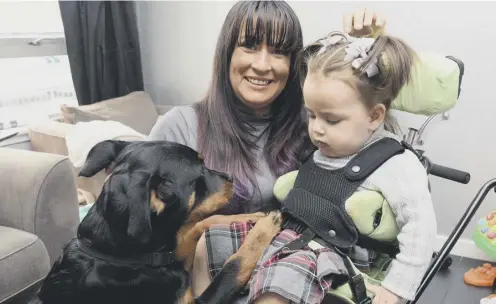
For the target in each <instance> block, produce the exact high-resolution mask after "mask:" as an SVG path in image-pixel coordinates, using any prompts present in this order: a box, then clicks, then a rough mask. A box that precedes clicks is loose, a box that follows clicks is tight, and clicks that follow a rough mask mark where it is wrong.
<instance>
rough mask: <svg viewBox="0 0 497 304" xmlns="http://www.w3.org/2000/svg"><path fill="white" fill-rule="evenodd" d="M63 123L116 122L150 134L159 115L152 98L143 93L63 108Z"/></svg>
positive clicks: (63, 106)
mask: <svg viewBox="0 0 497 304" xmlns="http://www.w3.org/2000/svg"><path fill="white" fill-rule="evenodd" d="M61 116H62V121H63V122H65V123H69V124H76V123H78V122H88V121H92V120H114V121H118V122H121V123H123V124H125V125H127V126H129V127H131V128H133V129H134V130H135V131H137V132H139V133H142V134H149V133H150V131H151V130H152V127H153V126H154V124H155V122H156V121H157V118H158V114H157V110H156V107H155V105H154V103H153V101H152V99H151V98H150V96H149V95H148V94H147V93H145V92H142V91H139V92H133V93H130V94H128V95H126V96H123V97H118V98H113V99H108V100H104V101H101V102H97V103H94V104H91V105H84V106H77V107H73V106H68V105H62V106H61Z"/></svg>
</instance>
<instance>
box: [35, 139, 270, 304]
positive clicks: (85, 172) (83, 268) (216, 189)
mask: <svg viewBox="0 0 497 304" xmlns="http://www.w3.org/2000/svg"><path fill="white" fill-rule="evenodd" d="M103 169H106V170H108V172H112V173H111V174H110V175H109V177H108V179H107V181H106V182H105V184H104V186H103V189H102V193H101V195H100V196H99V197H98V199H97V201H96V203H95V204H94V206H93V207H92V208H91V209H90V211H89V212H88V214H87V216H86V217H85V218H84V220H83V221H82V222H81V224H80V226H79V228H78V232H77V239H74V240H72V241H71V242H70V243H69V244H68V245H67V246H66V247H65V248H64V250H63V253H62V255H61V256H60V258H59V259H58V260H57V261H56V262H55V263H54V265H53V267H52V269H51V271H50V273H49V274H48V276H47V277H46V279H45V281H44V282H43V285H42V287H41V289H40V291H39V293H38V295H37V296H36V298H35V299H34V300H33V301H32V303H44V304H69V303H71V304H111V303H119V304H126V303H129V304H136V303H144V304H145V303H146V304H154V303H161V304H167V303H229V302H230V301H231V300H230V299H231V297H232V296H233V295H234V294H235V293H236V291H237V290H238V289H239V288H241V287H243V286H240V284H235V281H236V279H237V272H238V271H239V270H240V265H241V263H242V261H241V260H240V259H239V258H236V259H233V260H231V261H229V263H227V265H226V269H225V270H223V271H222V272H221V274H220V275H219V276H218V277H216V278H215V279H214V282H213V283H212V284H211V286H210V287H209V288H208V290H207V291H206V292H204V294H203V295H201V296H200V297H199V298H198V299H196V300H195V299H193V298H192V297H191V296H188V295H187V294H188V292H190V291H189V290H188V289H189V288H188V287H189V283H188V282H189V277H188V271H187V270H185V264H184V262H183V259H182V258H181V257H178V258H177V259H176V260H175V261H174V262H172V263H171V264H169V265H166V266H160V267H153V266H148V265H128V264H122V263H120V262H115V261H109V260H105V259H101V258H98V257H95V256H94V255H91V254H88V253H87V252H85V251H82V250H81V247H79V246H78V243H77V242H84V243H85V244H88V246H89V247H91V249H92V250H94V251H96V252H99V253H101V254H104V255H106V256H111V257H116V258H123V259H126V258H129V257H133V256H139V255H145V254H149V253H153V252H164V251H170V252H175V251H176V250H177V249H178V248H177V247H178V235H179V233H180V231H181V229H182V227H185V224H187V223H188V220H189V216H191V214H192V213H193V212H194V211H195V210H199V209H200V208H202V205H203V204H211V203H212V202H211V201H209V200H208V199H207V198H208V197H209V196H212V195H216V193H217V194H219V195H221V194H224V195H226V196H228V194H229V193H225V192H226V191H224V192H223V189H225V188H226V186H227V185H228V186H229V185H231V182H230V180H229V178H228V177H227V176H226V175H225V174H222V173H218V172H215V171H212V170H209V169H207V168H206V167H205V166H204V163H203V161H202V160H201V159H200V158H199V156H198V154H197V152H195V151H194V150H193V149H190V148H189V147H186V146H183V145H180V144H175V143H170V142H162V141H161V142H123V141H111V140H109V141H104V142H101V143H99V144H97V145H96V146H95V147H93V149H92V150H91V151H90V153H89V155H88V158H87V161H86V163H85V165H84V167H83V168H82V170H81V171H80V176H85V177H90V176H93V175H95V174H96V173H98V172H99V171H101V170H103ZM223 187H224V188H223ZM154 194H155V195H156V198H157V199H158V200H159V204H163V205H161V206H159V208H158V207H157V206H154V205H153V204H152V203H151V201H154V200H153V199H154V198H152V197H151V196H153V195H154ZM192 194H193V195H192ZM229 195H231V194H229ZM228 199H229V197H226V200H228ZM155 201H157V200H155ZM216 208H217V207H216ZM213 211H215V210H211V211H210V212H213ZM202 215H203V216H204V218H205V217H206V216H208V214H202ZM193 224H194V223H193ZM266 230H267V229H266ZM200 234H201V231H200V232H199V233H197V234H196V236H195V237H196V238H198V237H200ZM260 239H261V238H260V237H259V238H258V240H260ZM252 249H253V248H252ZM247 265H248V264H247ZM242 285H243V283H242Z"/></svg>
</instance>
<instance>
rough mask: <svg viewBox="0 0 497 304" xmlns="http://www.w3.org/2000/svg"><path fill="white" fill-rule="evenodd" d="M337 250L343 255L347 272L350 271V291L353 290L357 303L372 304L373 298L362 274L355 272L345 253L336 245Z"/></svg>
mask: <svg viewBox="0 0 497 304" xmlns="http://www.w3.org/2000/svg"><path fill="white" fill-rule="evenodd" d="M335 251H336V252H337V253H338V255H340V256H341V257H342V259H343V263H344V265H345V268H347V272H348V273H349V286H350V291H351V292H352V296H353V297H354V300H355V302H356V303H357V304H371V303H372V300H371V298H370V297H368V293H367V289H366V284H365V283H364V278H363V277H362V275H360V274H357V273H356V272H355V270H354V267H352V263H351V262H350V260H349V259H348V257H347V255H346V254H345V253H343V252H342V251H340V249H338V248H336V247H335Z"/></svg>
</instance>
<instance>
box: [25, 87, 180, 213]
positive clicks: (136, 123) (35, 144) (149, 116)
mask: <svg viewBox="0 0 497 304" xmlns="http://www.w3.org/2000/svg"><path fill="white" fill-rule="evenodd" d="M172 107H173V106H172V105H156V104H155V103H154V102H153V101H152V99H151V97H150V96H149V95H148V94H147V93H146V92H143V91H137V92H132V93H130V94H128V95H125V96H122V97H118V98H113V99H108V100H103V101H101V102H98V103H95V104H91V105H84V106H66V105H63V106H62V107H61V112H60V121H45V122H41V123H38V124H35V125H31V126H30V127H29V128H28V135H29V138H30V141H31V146H32V148H33V150H34V151H38V152H44V153H51V154H57V155H62V156H69V151H68V150H69V149H68V145H67V141H66V137H67V136H68V134H69V133H70V132H71V131H72V130H73V128H75V125H76V124H78V123H80V124H82V125H81V126H80V127H83V128H84V126H85V124H87V123H90V122H94V121H107V122H108V121H111V122H118V123H121V124H122V125H123V126H127V127H129V128H131V129H133V130H134V131H136V132H137V133H140V134H142V135H143V136H145V137H146V136H147V135H148V134H149V133H150V131H151V130H152V127H153V126H154V125H155V123H156V121H157V119H159V118H160V116H161V115H163V114H164V113H166V112H167V111H168V110H169V109H171V108H172ZM102 125H104V126H105V124H102ZM88 126H89V124H88ZM109 139H116V140H137V139H138V138H130V137H129V136H113V137H111V138H109ZM80 169H81V167H78V166H73V171H74V176H75V179H76V186H77V194H78V201H79V204H80V205H85V204H87V203H92V202H94V200H95V199H96V198H97V197H98V195H99V194H100V191H101V189H102V185H103V183H104V180H105V177H106V176H107V175H106V173H105V171H104V170H102V171H101V172H99V173H98V174H96V175H95V176H93V177H91V178H86V177H79V176H77V175H78V173H79V170H80Z"/></svg>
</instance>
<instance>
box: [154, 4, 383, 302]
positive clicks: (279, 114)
mask: <svg viewBox="0 0 497 304" xmlns="http://www.w3.org/2000/svg"><path fill="white" fill-rule="evenodd" d="M384 25H385V22H384V18H381V16H377V15H375V14H373V13H371V12H368V11H366V10H365V9H362V10H359V11H357V12H356V13H355V14H354V15H347V16H345V17H344V30H345V31H346V32H348V33H349V34H350V35H353V36H366V35H376V34H378V33H379V32H381V31H383V29H384ZM302 40H303V39H302V30H301V28H300V23H299V20H298V18H297V16H296V14H295V13H294V11H293V10H292V9H291V7H290V6H289V5H288V4H287V3H286V2H282V1H274V2H273V1H253V2H246V1H242V2H238V3H236V4H235V5H234V6H233V8H232V9H231V10H230V12H229V13H228V15H227V17H226V19H225V22H224V24H223V27H222V29H221V33H220V35H219V38H218V42H217V46H216V55H215V59H214V67H213V78H212V79H213V80H212V82H211V84H210V87H209V90H208V93H207V95H206V97H205V98H204V99H203V100H201V101H200V102H199V103H196V104H194V105H192V106H178V107H175V108H173V109H171V110H170V111H169V112H167V113H166V114H165V115H164V116H163V117H162V118H161V119H160V120H159V121H158V122H157V124H156V125H155V126H154V128H153V129H152V131H151V133H150V135H149V139H150V140H169V141H175V142H178V143H181V144H185V145H187V146H190V147H191V148H193V149H196V150H197V151H199V153H200V154H201V155H202V156H203V158H204V161H205V163H206V165H207V166H208V167H209V168H211V169H215V170H218V171H223V172H227V173H228V174H230V175H231V176H232V178H233V180H234V186H235V195H234V199H233V200H232V202H230V204H229V206H228V207H227V208H226V209H225V210H223V212H222V213H231V214H233V213H243V212H254V211H256V210H259V209H261V208H264V207H266V206H267V205H268V204H270V202H271V199H272V188H273V185H274V182H275V180H276V178H277V177H279V176H281V175H282V174H284V173H286V172H289V171H291V170H295V169H296V168H297V167H298V165H299V163H300V162H299V160H300V159H301V158H302V157H305V156H306V155H307V154H308V153H309V152H310V151H312V150H313V148H312V144H311V142H310V140H309V138H308V135H307V128H306V126H305V123H306V122H305V118H304V117H305V116H304V112H303V98H302V91H301V88H300V84H299V79H298V75H297V72H296V71H297V69H296V66H295V59H296V56H297V53H298V52H299V51H300V50H301V49H302V47H303V42H302ZM206 256H207V254H206V243H205V238H204V237H202V239H201V240H200V242H199V245H198V247H197V252H196V258H195V262H194V269H193V273H194V277H193V288H194V293H195V294H197V295H198V294H200V293H201V292H202V291H203V290H204V289H205V288H206V287H207V285H208V283H209V282H210V276H209V274H208V272H207V262H206V261H207V258H206Z"/></svg>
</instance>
